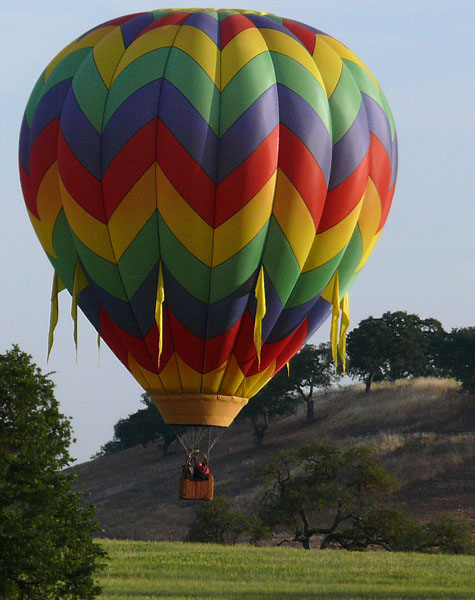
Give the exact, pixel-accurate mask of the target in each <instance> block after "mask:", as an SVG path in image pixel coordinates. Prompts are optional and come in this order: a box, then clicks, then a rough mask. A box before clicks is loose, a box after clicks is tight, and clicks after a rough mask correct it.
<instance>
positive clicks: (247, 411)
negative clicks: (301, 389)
mask: <svg viewBox="0 0 475 600" xmlns="http://www.w3.org/2000/svg"><path fill="white" fill-rule="evenodd" d="M292 387H293V386H292V381H291V380H290V378H289V377H288V375H287V370H286V369H285V368H284V369H281V370H280V371H279V372H278V373H277V374H276V375H274V377H273V378H272V379H271V380H270V381H269V382H268V383H267V384H266V385H265V386H264V387H263V388H262V389H261V390H260V391H259V392H258V393H257V394H256V395H255V396H253V397H252V398H251V399H250V400H249V402H248V403H247V404H246V406H245V407H244V408H243V409H242V410H241V412H240V413H239V415H238V420H242V419H250V421H251V423H252V428H253V432H254V439H255V442H256V446H257V448H262V446H263V445H264V438H265V435H266V433H267V430H268V428H269V424H270V422H271V421H272V420H274V419H275V418H276V417H279V416H285V415H290V414H292V413H294V412H295V410H296V408H297V401H296V399H295V398H294V396H293V395H292V393H291V391H292Z"/></svg>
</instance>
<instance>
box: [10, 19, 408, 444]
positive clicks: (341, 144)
mask: <svg viewBox="0 0 475 600" xmlns="http://www.w3.org/2000/svg"><path fill="white" fill-rule="evenodd" d="M396 169H397V142H396V133H395V128H394V122H393V118H392V116H391V112H390V109H389V106H388V103H387V101H386V98H385V96H384V94H383V92H382V91H381V88H380V86H379V84H378V82H377V81H376V79H375V78H374V77H373V75H372V74H371V72H370V71H369V70H368V68H367V67H366V66H365V65H364V64H363V63H362V61H361V60H360V59H359V58H358V57H357V56H355V54H353V53H352V52H351V51H350V50H349V49H348V48H347V47H346V46H344V45H343V44H342V43H340V42H339V41H337V40H336V39H335V38H333V37H331V36H329V35H327V34H325V33H323V32H322V31H319V30H317V29H314V28H313V27H310V26H308V25H304V24H302V23H299V22H296V21H292V20H290V19H285V18H281V17H277V16H275V15H272V14H266V13H261V12H256V11H248V10H230V9H225V10H211V9H203V10H202V9H178V10H157V11H151V12H144V13H138V14H132V15H127V16H124V17H120V18H118V19H114V20H112V21H108V22H107V23H104V24H102V25H99V26H97V27H95V28H93V29H91V30H90V31H88V32H86V33H85V34H83V35H81V36H80V37H79V38H77V39H76V40H75V41H73V42H72V43H71V44H69V45H68V46H67V47H66V48H64V49H63V50H62V51H61V52H60V53H59V54H58V55H57V56H56V57H55V58H54V59H53V60H52V61H51V62H50V63H49V65H48V66H47V67H46V69H45V71H44V72H43V73H42V74H41V76H40V78H39V79H38V82H37V83H36V85H35V87H34V89H33V92H32V94H31V97H30V99H29V102H28V105H27V107H26V111H25V116H24V119H23V123H22V128H21V135H20V174H21V183H22V189H23V194H24V198H25V202H26V206H27V209H28V213H29V216H30V219H31V222H32V224H33V227H34V229H35V231H36V234H37V236H38V238H39V240H40V242H41V245H42V246H43V249H44V251H45V252H46V254H47V256H48V258H49V260H50V262H51V264H52V265H53V268H54V281H53V292H52V310H51V324H50V344H49V346H50V349H51V343H52V339H53V330H54V326H55V324H56V321H57V318H58V310H57V306H58V305H57V294H58V292H59V291H61V289H63V288H67V289H68V291H69V292H70V294H71V295H72V305H73V308H72V314H73V317H75V316H76V314H77V307H78V306H79V307H80V309H81V310H82V311H83V312H84V314H85V315H86V317H87V318H88V319H89V321H90V322H91V323H92V325H93V326H94V328H95V329H96V330H97V332H98V334H99V336H100V338H101V339H102V340H104V341H105V342H106V343H107V345H108V346H109V347H110V348H111V350H112V351H113V352H114V353H115V355H116V356H117V357H118V358H119V360H120V361H121V362H122V363H123V364H124V365H125V367H126V368H127V369H128V370H129V371H130V372H131V374H132V375H133V376H134V377H135V379H136V380H137V381H138V382H139V383H140V385H141V386H142V387H143V388H144V389H145V390H146V391H147V392H148V393H149V394H150V396H151V398H152V399H153V400H154V402H155V403H156V405H157V407H158V409H159V411H160V413H161V414H162V416H163V418H164V420H165V421H166V422H167V423H169V424H172V425H180V426H185V428H186V429H187V431H189V432H190V437H189V439H188V441H187V442H186V441H185V443H186V444H188V447H189V448H190V449H192V450H193V449H195V448H196V446H197V444H198V441H197V440H198V439H199V438H200V436H203V434H204V433H205V434H210V432H219V431H221V430H222V428H225V427H228V426H229V425H230V423H231V422H232V420H233V418H234V417H235V416H236V414H237V413H238V412H239V411H240V409H241V408H242V407H243V406H244V405H245V404H246V402H247V401H248V399H249V398H250V397H252V396H253V395H254V394H256V393H257V392H258V391H259V389H261V388H262V387H263V386H264V385H265V384H266V382H267V381H269V379H270V378H271V377H272V376H273V375H274V374H275V373H276V372H277V371H279V370H280V369H281V368H282V366H284V365H285V364H286V363H288V362H289V360H290V359H291V358H292V356H293V355H294V354H295V353H296V352H297V351H298V350H299V349H300V348H301V347H302V346H303V345H304V344H305V342H306V340H308V339H309V338H310V336H312V335H313V334H314V332H315V331H316V329H317V328H318V327H319V326H320V325H321V324H322V323H323V321H325V319H326V318H327V317H328V316H329V315H330V314H331V315H332V328H331V337H332V343H333V348H334V352H335V355H336V348H337V346H339V349H340V354H341V356H342V359H343V360H344V355H345V352H344V339H345V335H344V334H345V330H346V328H347V327H348V323H349V314H348V313H349V311H348V289H349V287H350V286H351V284H352V283H353V281H354V280H355V278H356V276H357V275H358V273H359V272H360V270H361V268H362V266H363V265H364V263H365V262H366V260H367V258H368V256H369V254H370V253H371V252H372V250H373V248H374V246H375V244H376V242H377V240H378V238H379V236H380V234H381V231H382V228H383V226H384V224H385V221H386V217H387V214H388V211H389V208H390V204H391V199H392V196H393V192H394V186H395V179H396ZM340 312H341V325H340V334H338V324H339V320H340ZM75 322H76V319H75ZM338 336H339V339H338ZM75 338H76V343H77V325H76V324H75ZM185 437H186V436H185ZM183 439H185V438H183Z"/></svg>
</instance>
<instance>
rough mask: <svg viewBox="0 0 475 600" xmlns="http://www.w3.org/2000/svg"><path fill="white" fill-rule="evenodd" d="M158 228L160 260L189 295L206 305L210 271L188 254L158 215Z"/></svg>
mask: <svg viewBox="0 0 475 600" xmlns="http://www.w3.org/2000/svg"><path fill="white" fill-rule="evenodd" d="M158 227H159V233H160V250H161V254H162V260H163V262H164V263H165V265H166V267H167V269H168V270H169V271H170V272H171V273H172V275H173V277H175V279H176V280H177V281H178V282H179V283H180V285H182V286H183V287H184V288H185V289H186V290H187V291H188V292H189V293H190V294H192V295H193V296H194V297H195V298H197V299H198V300H201V301H202V302H206V303H207V302H208V292H209V279H210V273H211V269H210V268H209V267H207V266H206V265H205V264H204V263H202V262H201V261H200V260H198V259H197V258H196V257H195V256H194V255H193V254H191V252H188V250H187V249H186V248H185V247H184V246H183V245H182V244H181V243H180V242H179V241H178V239H177V238H176V237H175V235H174V234H173V233H172V231H171V230H170V229H169V227H168V225H167V224H166V223H165V221H164V220H163V218H162V217H161V216H160V215H159V225H158Z"/></svg>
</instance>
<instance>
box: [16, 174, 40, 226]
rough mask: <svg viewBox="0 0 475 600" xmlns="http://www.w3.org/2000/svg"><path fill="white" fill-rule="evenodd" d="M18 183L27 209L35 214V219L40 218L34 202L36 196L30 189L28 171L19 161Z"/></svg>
mask: <svg viewBox="0 0 475 600" xmlns="http://www.w3.org/2000/svg"><path fill="white" fill-rule="evenodd" d="M20 183H21V189H22V192H23V198H24V199H25V204H26V206H27V208H28V210H29V211H30V212H31V213H33V214H34V215H35V217H36V218H37V219H39V218H40V215H39V214H38V210H37V204H36V196H35V195H34V194H33V192H32V189H31V179H30V176H29V175H28V173H27V172H26V171H25V169H24V168H23V165H22V164H21V163H20Z"/></svg>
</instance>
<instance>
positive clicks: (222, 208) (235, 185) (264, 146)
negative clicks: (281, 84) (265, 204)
mask: <svg viewBox="0 0 475 600" xmlns="http://www.w3.org/2000/svg"><path fill="white" fill-rule="evenodd" d="M278 144H279V126H277V127H275V129H274V130H273V131H271V133H270V134H269V135H268V136H267V137H266V139H265V140H264V141H263V142H262V143H261V144H260V145H259V147H258V148H256V150H254V152H253V153H252V154H251V155H250V156H249V157H248V158H247V159H246V160H245V161H244V162H243V163H242V164H241V165H240V166H239V167H237V168H236V169H234V171H233V172H232V173H230V174H229V175H228V176H227V177H226V179H224V180H223V181H222V182H221V183H220V184H219V185H218V191H217V196H216V214H215V217H214V226H215V227H219V225H221V224H222V223H224V222H225V221H227V220H228V219H229V218H230V217H232V216H233V215H234V214H235V213H237V212H238V211H239V210H240V209H241V208H242V207H243V206H245V205H246V204H247V203H248V202H249V200H252V198H254V196H255V195H256V194H257V192H258V191H259V190H260V189H262V187H263V185H264V184H265V183H266V182H267V181H268V180H269V179H270V177H271V176H272V174H273V173H274V172H275V170H276V168H277V157H278V154H277V150H278Z"/></svg>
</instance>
